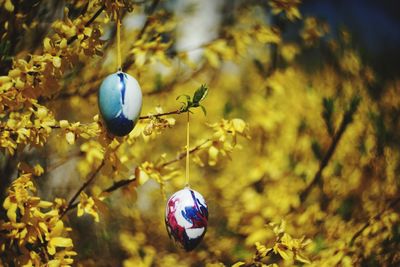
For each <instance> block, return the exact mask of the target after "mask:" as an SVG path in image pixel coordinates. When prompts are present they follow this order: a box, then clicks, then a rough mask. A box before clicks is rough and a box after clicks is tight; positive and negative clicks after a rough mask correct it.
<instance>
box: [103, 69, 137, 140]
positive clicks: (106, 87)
mask: <svg viewBox="0 0 400 267" xmlns="http://www.w3.org/2000/svg"><path fill="white" fill-rule="evenodd" d="M142 98H143V96H142V90H141V89H140V85H139V83H138V82H137V81H136V79H135V78H133V77H132V76H130V75H129V74H127V73H125V72H122V71H118V72H116V73H113V74H110V75H108V76H107V77H106V78H105V79H104V81H103V82H102V83H101V86H100V90H99V95H98V104H99V109H100V113H101V116H102V117H103V120H104V122H105V124H106V126H107V129H108V131H109V132H111V133H112V134H114V135H116V136H124V135H127V134H129V133H130V132H131V131H132V129H133V127H135V124H136V122H137V121H138V119H139V116H140V111H141V110H142Z"/></svg>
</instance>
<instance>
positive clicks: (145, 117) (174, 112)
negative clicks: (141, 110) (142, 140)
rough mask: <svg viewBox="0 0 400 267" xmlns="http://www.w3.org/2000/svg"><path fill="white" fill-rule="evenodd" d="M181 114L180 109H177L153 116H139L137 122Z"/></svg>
mask: <svg viewBox="0 0 400 267" xmlns="http://www.w3.org/2000/svg"><path fill="white" fill-rule="evenodd" d="M181 113H182V111H181V110H180V109H177V110H173V111H168V112H164V113H158V114H154V115H145V116H140V117H139V120H147V119H151V118H158V117H163V116H168V115H172V114H181Z"/></svg>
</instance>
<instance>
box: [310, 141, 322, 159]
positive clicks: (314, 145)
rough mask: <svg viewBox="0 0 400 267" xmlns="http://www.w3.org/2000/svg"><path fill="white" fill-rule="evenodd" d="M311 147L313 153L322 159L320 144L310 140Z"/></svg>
mask: <svg viewBox="0 0 400 267" xmlns="http://www.w3.org/2000/svg"><path fill="white" fill-rule="evenodd" d="M311 149H312V151H313V153H314V156H315V157H316V158H317V159H319V160H321V159H322V148H321V145H320V144H319V143H318V141H317V140H312V142H311Z"/></svg>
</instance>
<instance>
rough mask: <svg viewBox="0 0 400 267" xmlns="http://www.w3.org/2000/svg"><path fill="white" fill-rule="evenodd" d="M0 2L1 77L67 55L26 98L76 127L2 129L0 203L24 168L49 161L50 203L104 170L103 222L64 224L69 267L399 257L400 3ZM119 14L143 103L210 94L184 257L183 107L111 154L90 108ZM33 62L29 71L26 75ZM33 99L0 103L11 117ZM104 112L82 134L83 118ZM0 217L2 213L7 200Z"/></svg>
mask: <svg viewBox="0 0 400 267" xmlns="http://www.w3.org/2000/svg"><path fill="white" fill-rule="evenodd" d="M0 6H1V10H0V25H2V26H1V28H0V36H1V39H0V75H4V76H7V75H9V76H10V75H11V74H10V70H12V69H15V68H21V67H20V65H19V64H21V63H18V59H24V60H26V61H27V62H31V61H29V60H32V59H33V58H34V56H32V55H49V56H48V58H50V59H48V58H47V59H42V58H41V59H40V60H42V61H43V62H44V61H46V60H50V61H49V62H54V61H52V60H53V58H54V57H60V58H61V62H62V63H60V67H56V64H54V63H53V65H54V66H53V67H43V69H41V70H40V71H38V74H37V75H36V76H35V77H38V80H35V79H33V80H34V82H32V86H31V87H29V89H25V91H24V92H25V93H24V92H23V93H22V95H23V96H24V97H27V98H29V97H30V98H33V99H37V101H38V103H39V104H40V105H43V106H44V107H46V108H47V109H48V112H49V114H50V113H51V114H52V115H51V116H53V117H54V118H53V119H54V120H55V121H56V122H60V121H61V120H68V122H69V123H70V126H69V128H68V129H52V130H51V133H49V134H48V135H46V136H45V138H44V141H43V142H42V144H38V143H37V141H34V140H29V141H20V140H19V139H18V138H17V137H13V136H11V137H7V138H11V139H12V140H14V141H15V145H16V149H15V151H16V152H15V153H10V152H9V150H7V149H6V148H7V143H6V142H5V141H3V143H1V144H2V145H1V147H2V150H1V153H0V163H1V164H0V167H1V179H2V182H1V183H0V189H1V200H2V202H3V201H4V198H5V197H6V196H7V188H8V187H9V186H10V183H11V182H12V181H13V180H14V179H15V178H16V177H18V175H19V174H20V173H21V164H20V162H24V164H26V165H27V166H35V165H36V164H40V166H41V167H42V168H43V170H44V173H43V174H40V175H38V177H35V178H34V183H35V185H36V186H37V188H38V195H39V196H40V197H41V198H42V199H44V200H48V201H53V200H54V198H56V197H57V198H64V199H66V200H67V201H68V200H69V199H71V197H72V196H73V195H74V194H75V192H76V190H77V189H78V188H79V187H80V186H81V185H82V184H83V183H84V181H86V180H87V177H90V174H91V173H93V172H94V171H95V170H97V168H98V167H99V166H100V165H101V167H100V169H99V172H98V175H97V176H96V180H95V182H94V183H92V184H91V185H90V186H89V187H88V188H86V189H85V192H86V193H87V195H88V196H92V197H93V198H95V199H96V205H97V207H96V208H95V210H96V212H95V213H96V214H99V216H100V221H99V222H95V221H94V216H93V214H92V213H90V212H89V214H85V215H84V216H79V217H78V216H77V213H76V210H72V211H71V212H69V213H67V216H65V217H64V219H63V220H64V223H65V225H66V226H68V227H71V231H70V232H69V236H70V237H71V238H72V240H73V243H74V248H73V250H74V251H76V252H77V256H75V257H74V261H75V263H74V265H75V264H76V265H77V266H232V265H234V264H235V265H234V266H303V265H304V266H397V265H398V264H400V254H399V240H400V225H399V216H398V212H399V205H398V203H399V201H400V199H399V191H398V189H399V173H400V164H399V163H400V162H399V159H400V154H399V152H400V151H399V145H400V135H399V133H400V121H399V115H400V95H399V93H400V80H399V73H400V72H399V70H400V63H399V62H400V53H399V52H398V48H399V47H400V31H399V29H400V6H399V2H398V1H389V0H385V1H372V0H364V1H361V0H354V1H342V0H341V1H328V0H319V1H313V0H304V1H300V0H270V1H266V0H263V1H258V0H254V1H253V0H250V1H240V0H230V1H227V0H203V1H200V0H163V1H157V0H154V1H150V0H145V1H128V0H126V1H81V0H73V1H45V0H42V1H40V0H35V1H19V0H5V1H0ZM97 11H100V12H97ZM116 12H118V14H120V16H121V17H122V32H121V34H122V35H121V51H122V61H123V64H122V65H123V70H124V71H125V72H127V73H129V74H130V75H132V76H133V77H135V78H136V79H137V80H138V82H139V84H140V85H141V88H142V91H143V95H144V101H143V103H144V104H143V109H142V115H151V114H153V115H154V114H157V113H163V112H168V111H175V110H179V108H180V107H181V103H180V101H179V100H178V101H177V100H176V98H177V97H178V96H180V95H183V94H187V95H190V96H191V95H193V93H194V91H195V90H196V89H197V88H199V87H200V85H201V84H206V85H207V86H208V88H209V93H208V95H207V98H206V99H205V100H204V101H202V105H203V106H204V107H205V109H206V110H207V114H206V115H205V114H203V112H202V110H201V109H200V108H197V109H194V110H193V114H192V115H191V132H190V138H191V146H190V147H192V148H194V151H193V152H192V153H191V166H192V167H191V186H192V187H193V188H194V189H195V190H197V191H199V192H200V193H202V194H203V196H204V197H205V199H206V201H207V204H208V207H209V228H208V230H207V233H206V235H205V238H204V240H203V242H202V243H201V244H200V246H199V247H198V248H197V249H196V250H194V251H193V252H190V253H188V252H184V251H183V250H181V249H179V248H177V247H176V246H175V245H174V243H173V241H172V240H170V239H169V238H168V235H167V232H166V229H165V224H164V212H165V203H166V200H167V199H168V197H169V196H170V195H172V194H173V193H174V192H175V191H177V190H179V189H181V188H182V187H183V185H184V178H185V177H184V170H185V169H184V159H183V157H180V155H182V154H181V153H182V152H183V151H184V147H185V138H186V135H185V134H186V132H185V131H186V124H185V123H186V121H185V120H186V116H185V115H184V114H173V115H168V116H162V117H160V119H157V118H151V119H150V120H145V119H143V120H140V121H139V122H138V124H137V125H136V127H135V129H134V130H133V132H132V133H131V134H130V135H129V136H127V137H124V138H119V139H117V140H118V142H119V143H120V145H119V147H118V148H117V149H116V150H115V151H113V152H110V153H109V152H108V146H109V144H110V143H111V139H110V137H109V135H107V133H106V130H105V129H104V127H102V126H101V119H98V118H96V115H97V114H98V113H99V111H98V108H97V90H98V88H99V85H100V83H101V81H102V79H103V78H104V77H106V76H107V75H108V74H110V73H113V72H115V71H116V70H117V48H116V24H115V18H116V17H115V14H116ZM92 18H94V19H93V20H92ZM45 38H50V40H51V41H50V48H49V47H48V46H46V41H45V40H46V39H45ZM63 39H65V40H68V41H67V45H66V46H65V47H64V46H62V45H61V44H62V40H63ZM35 64H40V63H38V62H33V63H31V65H29V64H28V65H29V66H30V67H32V66H33V67H32V68H34V67H35V66H36V65H35ZM47 64H48V65H45V66H49V65H51V63H47ZM24 66H25V65H24ZM30 67H27V66H25V67H24V68H25V69H24V70H25V72H23V73H24V75H25V76H23V75H21V77H23V78H21V79H22V80H23V82H24V83H25V84H27V83H28V81H29V79H28V78H27V77H29V75H31V74H30V73H29V71H32V69H29V68H30ZM0 85H2V84H1V83H0ZM15 86H16V85H15ZM2 93H6V91H4V92H3V91H2ZM0 98H1V96H0ZM2 101H3V100H2ZM4 101H5V100H4ZM24 108H25V107H23V108H20V109H15V110H11V109H7V108H3V109H2V115H1V122H2V124H6V123H7V120H9V119H10V118H12V116H11V115H10V114H11V112H20V113H22V112H24ZM46 112H47V111H46ZM46 114H47V113H46ZM98 121H100V124H99V125H100V126H93V127H94V129H96V131H95V132H94V133H91V134H87V135H85V133H86V132H89V129H88V128H87V127H86V126H85V125H87V124H89V123H92V122H94V124H93V125H98V123H97V122H98ZM74 122H81V123H82V125H83V126H82V125H75V126H73V123H74ZM85 127H86V128H85ZM96 127H99V129H97V128H96ZM69 132H71V133H73V140H71V135H69V134H68V133H69ZM68 135H69V136H68ZM2 138H4V140H6V139H5V138H6V137H5V134H4V132H3V136H2ZM13 138H14V139H13ZM7 140H8V139H7ZM107 140H108V141H107ZM106 151H107V152H106ZM175 159H177V160H175ZM134 178H135V179H136V180H135V182H130V183H127V185H126V186H123V187H121V188H118V189H117V190H112V191H109V192H105V191H107V190H106V189H107V188H110V186H112V185H113V184H115V183H118V182H120V181H125V180H127V179H134ZM96 205H95V206H96ZM0 215H1V219H2V220H6V211H5V210H2V211H1V213H0ZM2 222H4V221H2ZM2 238H4V236H2ZM7 238H8V237H7ZM2 259H3V262H4V264H5V265H6V266H14V265H12V264H11V263H9V262H8V261H9V259H8V258H6V257H5V256H4V257H3V258H2Z"/></svg>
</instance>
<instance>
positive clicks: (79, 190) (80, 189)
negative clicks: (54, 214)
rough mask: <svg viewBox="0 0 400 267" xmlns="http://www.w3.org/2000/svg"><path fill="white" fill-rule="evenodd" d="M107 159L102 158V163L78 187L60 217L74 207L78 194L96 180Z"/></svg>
mask: <svg viewBox="0 0 400 267" xmlns="http://www.w3.org/2000/svg"><path fill="white" fill-rule="evenodd" d="M105 163H106V161H105V159H103V160H102V162H101V164H100V165H99V166H98V167H97V169H96V170H95V171H94V172H93V173H92V175H91V176H90V178H89V179H87V180H86V182H84V183H83V184H82V186H81V187H80V188H79V189H78V191H76V193H75V194H74V196H73V197H72V198H71V199H70V201H69V202H68V205H67V207H66V208H65V209H64V210H63V211H62V212H61V214H60V219H61V218H62V217H63V216H64V215H65V213H67V211H69V210H70V209H72V206H73V205H74V202H75V200H76V199H77V198H78V196H79V195H80V193H81V192H82V191H83V190H85V188H86V187H87V186H88V185H89V184H91V183H92V182H93V180H94V178H96V176H97V174H98V173H99V172H100V170H101V168H102V167H103V166H104V165H105Z"/></svg>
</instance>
